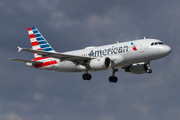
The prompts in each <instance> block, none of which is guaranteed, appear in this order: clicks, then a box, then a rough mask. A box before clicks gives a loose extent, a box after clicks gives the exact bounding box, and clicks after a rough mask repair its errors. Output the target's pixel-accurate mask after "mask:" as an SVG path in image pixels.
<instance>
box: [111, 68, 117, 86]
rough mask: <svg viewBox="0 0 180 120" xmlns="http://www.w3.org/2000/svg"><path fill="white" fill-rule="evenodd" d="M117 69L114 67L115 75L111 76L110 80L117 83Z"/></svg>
mask: <svg viewBox="0 0 180 120" xmlns="http://www.w3.org/2000/svg"><path fill="white" fill-rule="evenodd" d="M117 71H118V69H113V75H112V76H110V77H109V82H111V83H112V82H113V83H116V82H117V81H118V78H117V77H116V76H115V75H114V74H115V73H116V72H117Z"/></svg>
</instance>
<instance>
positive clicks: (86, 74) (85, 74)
mask: <svg viewBox="0 0 180 120" xmlns="http://www.w3.org/2000/svg"><path fill="white" fill-rule="evenodd" d="M88 70H89V69H86V73H84V74H83V76H82V78H83V80H88V81H89V80H91V78H92V76H91V74H89V73H88Z"/></svg>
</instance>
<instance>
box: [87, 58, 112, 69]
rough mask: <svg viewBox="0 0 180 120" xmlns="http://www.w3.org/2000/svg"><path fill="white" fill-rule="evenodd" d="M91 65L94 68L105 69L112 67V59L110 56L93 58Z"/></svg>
mask: <svg viewBox="0 0 180 120" xmlns="http://www.w3.org/2000/svg"><path fill="white" fill-rule="evenodd" d="M89 66H90V68H91V69H93V70H105V69H108V68H109V67H111V59H110V58H108V57H103V58H97V59H92V60H91V61H90V62H89Z"/></svg>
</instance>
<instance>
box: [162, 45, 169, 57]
mask: <svg viewBox="0 0 180 120" xmlns="http://www.w3.org/2000/svg"><path fill="white" fill-rule="evenodd" d="M163 52H164V53H165V54H166V55H168V54H170V53H171V48H170V47H169V46H167V45H166V46H164V47H163Z"/></svg>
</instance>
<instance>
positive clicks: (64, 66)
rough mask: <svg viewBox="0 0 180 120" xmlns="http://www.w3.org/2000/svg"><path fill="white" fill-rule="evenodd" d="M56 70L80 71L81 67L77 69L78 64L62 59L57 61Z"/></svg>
mask: <svg viewBox="0 0 180 120" xmlns="http://www.w3.org/2000/svg"><path fill="white" fill-rule="evenodd" d="M58 71H60V72H82V71H84V70H83V69H79V65H75V64H74V63H73V62H70V61H63V62H60V63H59V66H58Z"/></svg>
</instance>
